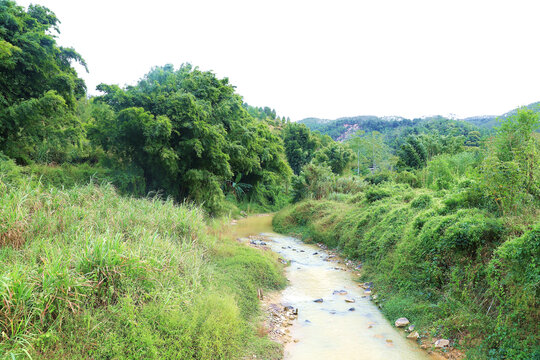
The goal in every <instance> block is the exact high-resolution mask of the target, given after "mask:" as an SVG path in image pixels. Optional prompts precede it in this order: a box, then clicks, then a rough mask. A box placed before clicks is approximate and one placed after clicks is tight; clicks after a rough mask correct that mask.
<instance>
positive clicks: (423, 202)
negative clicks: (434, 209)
mask: <svg viewBox="0 0 540 360" xmlns="http://www.w3.org/2000/svg"><path fill="white" fill-rule="evenodd" d="M431 203H432V199H431V196H429V195H427V194H423V195H420V196H418V197H417V198H416V199H414V200H413V201H412V202H411V207H413V208H416V209H426V208H428V207H430V206H431Z"/></svg>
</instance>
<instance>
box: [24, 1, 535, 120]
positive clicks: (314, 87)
mask: <svg viewBox="0 0 540 360" xmlns="http://www.w3.org/2000/svg"><path fill="white" fill-rule="evenodd" d="M17 3H18V4H20V5H23V6H27V5H28V4H30V3H37V4H42V5H45V6H47V7H48V8H49V9H51V10H52V11H53V12H55V13H56V15H57V17H58V18H59V19H60V20H61V22H62V24H61V26H60V30H61V35H60V36H59V39H58V42H59V43H60V44H61V45H63V46H72V47H74V48H75V49H76V50H77V51H78V52H79V53H80V54H81V55H82V56H83V57H84V58H85V59H86V61H87V63H88V66H89V70H90V73H89V74H81V75H82V77H83V78H84V79H85V80H86V83H87V86H88V89H89V92H90V94H96V90H95V87H96V85H97V84H99V83H101V82H104V83H108V84H119V85H125V84H134V83H136V81H137V80H138V79H140V78H141V77H142V76H143V75H144V74H146V73H147V72H148V71H149V70H150V68H151V67H152V66H155V65H164V64H167V63H171V64H174V65H175V67H178V66H179V65H180V64H182V63H185V62H190V63H192V64H193V65H196V66H199V67H200V68H201V69H202V70H212V71H214V72H215V73H216V74H217V75H218V76H219V77H228V78H229V79H230V81H231V82H232V84H233V85H235V86H236V87H237V90H238V92H239V93H240V94H241V95H242V96H243V97H244V100H245V101H246V102H248V103H249V104H252V105H256V106H269V107H272V108H275V109H276V111H277V112H278V115H285V116H290V117H291V119H292V120H299V119H302V118H305V117H311V116H313V117H321V118H330V119H334V118H337V117H341V116H354V115H367V114H370V115H401V116H405V117H417V116H424V115H433V114H442V115H450V114H455V115H456V116H459V117H464V116H472V115H481V114H494V115H498V114H502V113H504V112H506V111H508V110H511V109H512V108H515V107H517V106H519V105H526V104H529V103H531V102H535V101H540V87H539V84H540V46H539V45H538V41H539V35H540V21H538V14H540V1H538V0H531V1H520V0H507V1H497V0H490V1H480V0H466V1H461V0H457V1H456V0H447V1H439V0H426V1H417V0H407V1H404V0H394V1H390V0H388V1H386V0H369V1H363V0H356V1H353V0H351V1H340V0H332V1H330V0H328V1H314V0H309V1H298V0H286V1H282V0H264V1H262V0H227V1H225V0H193V1H173V0H169V1H165V0H153V1H148V0H145V1H138V0H129V1H128V0H93V1H79V0H33V1H26V0H24V1H21V0H19V1H17Z"/></svg>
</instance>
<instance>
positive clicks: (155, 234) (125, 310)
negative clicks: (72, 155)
mask: <svg viewBox="0 0 540 360" xmlns="http://www.w3.org/2000/svg"><path fill="white" fill-rule="evenodd" d="M0 168H1V169H2V170H3V171H2V173H3V174H4V175H3V177H2V178H1V179H0V219H2V221H1V222H0V263H1V264H2V267H0V333H1V334H2V338H1V341H0V359H12V358H21V359H22V358H28V357H32V358H34V359H59V358H64V359H87V358H88V357H91V358H93V359H111V358H122V359H209V360H210V359H212V360H214V359H230V358H240V357H242V356H243V355H244V354H246V352H247V353H249V354H257V357H258V358H266V359H277V358H279V356H280V349H279V347H278V346H277V345H276V344H275V343H271V342H270V341H268V340H267V339H265V338H260V337H258V336H257V335H256V329H255V323H256V322H257V319H258V318H257V316H258V310H257V309H258V306H259V305H258V304H259V301H258V299H257V289H258V288H265V289H275V288H279V287H282V286H284V284H285V283H284V278H283V277H282V275H281V272H280V271H279V267H278V266H277V261H276V259H275V257H273V256H272V254H271V253H268V252H264V253H263V252H261V251H258V250H255V249H252V248H247V247H245V246H243V245H241V244H239V243H237V242H236V241H233V240H228V239H220V240H217V239H216V238H214V236H212V235H211V234H210V233H209V232H208V231H207V225H206V223H205V218H204V215H203V211H202V210H201V209H200V208H198V207H195V206H191V205H181V206H176V205H174V204H173V202H172V201H161V200H159V199H157V198H151V199H139V200H137V199H134V198H129V197H120V196H119V195H117V194H116V192H115V190H114V189H113V188H112V187H111V186H94V185H86V186H82V187H79V186H75V187H73V188H71V189H69V190H61V189H58V188H48V187H43V186H40V185H30V184H28V181H27V179H25V178H24V177H21V176H20V174H19V173H18V170H19V168H18V167H16V166H15V165H14V164H13V163H10V162H6V161H0ZM16 180H19V184H17V181H16ZM216 226H219V227H220V228H221V227H222V226H223V225H222V224H221V223H218V224H216Z"/></svg>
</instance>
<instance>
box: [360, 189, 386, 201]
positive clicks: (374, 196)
mask: <svg viewBox="0 0 540 360" xmlns="http://www.w3.org/2000/svg"><path fill="white" fill-rule="evenodd" d="M365 194H366V200H367V201H368V202H370V203H372V202H375V201H377V200H381V199H384V198H387V197H390V196H391V194H390V193H389V192H388V191H387V190H384V189H379V188H370V189H368V190H367V191H366V192H365Z"/></svg>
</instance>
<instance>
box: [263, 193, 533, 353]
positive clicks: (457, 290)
mask: <svg viewBox="0 0 540 360" xmlns="http://www.w3.org/2000/svg"><path fill="white" fill-rule="evenodd" d="M376 195H378V196H376ZM273 225H274V229H275V230H276V231H277V232H280V233H289V234H295V235H298V236H300V237H302V238H303V239H304V241H307V242H321V243H324V244H326V245H328V246H329V247H331V248H337V249H338V250H340V252H341V253H342V254H343V255H344V256H345V257H349V258H351V259H356V260H361V261H362V263H363V270H364V277H365V279H366V280H369V281H373V282H374V283H375V287H374V290H375V291H374V292H376V294H377V297H378V303H379V304H380V307H381V309H382V311H383V313H384V314H385V315H386V316H387V317H388V318H389V319H390V320H391V321H394V320H395V319H397V318H399V317H407V318H408V319H410V320H411V321H412V322H414V323H415V324H416V326H417V330H418V331H419V332H420V334H421V335H422V336H423V337H424V339H431V338H432V337H435V338H443V337H444V338H449V339H450V340H451V345H452V346H454V347H456V348H459V349H463V350H465V351H467V354H468V356H469V357H470V358H474V359H483V358H485V359H487V358H490V359H503V358H507V359H509V358H511V359H532V358H534V357H535V356H539V354H540V348H539V346H538V343H537V341H536V340H537V339H538V327H537V324H538V319H539V313H538V309H539V298H538V277H537V275H538V270H537V265H535V264H538V259H539V253H538V251H539V248H540V225H539V224H538V223H536V225H534V224H531V225H529V226H528V227H527V226H524V228H525V229H524V230H523V231H516V229H515V228H512V227H509V226H508V224H507V223H504V222H503V220H501V219H499V218H495V217H493V216H491V215H490V214H489V213H487V212H485V211H482V210H480V209H475V208H469V209H463V208H462V209H456V208H453V207H452V203H451V202H449V201H447V199H444V194H443V195H440V194H438V193H436V192H432V191H429V190H425V189H422V190H419V189H411V188H410V187H408V186H406V185H403V184H383V185H381V186H378V187H374V188H372V189H369V190H367V191H365V192H360V193H358V194H355V195H353V196H343V197H342V198H339V199H338V198H335V199H334V200H327V199H323V200H306V201H303V202H300V203H297V204H295V205H292V206H290V207H288V208H285V209H284V210H282V211H280V212H279V213H278V214H277V215H276V216H275V217H274V221H273ZM535 274H536V275H535ZM535 276H536V277H535ZM430 346H431V345H430Z"/></svg>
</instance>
